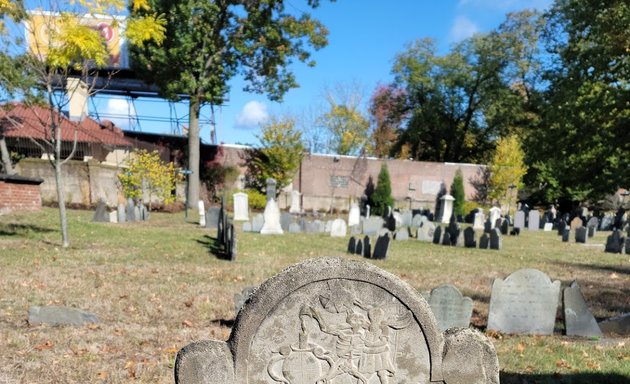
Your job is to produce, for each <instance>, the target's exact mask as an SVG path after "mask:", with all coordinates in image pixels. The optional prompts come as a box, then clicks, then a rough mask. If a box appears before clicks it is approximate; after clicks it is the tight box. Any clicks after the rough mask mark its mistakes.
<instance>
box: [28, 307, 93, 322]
mask: <svg viewBox="0 0 630 384" xmlns="http://www.w3.org/2000/svg"><path fill="white" fill-rule="evenodd" d="M98 322H99V321H98V317H96V315H95V314H93V313H90V312H85V311H82V310H80V309H76V308H69V307H60V306H56V305H49V306H43V307H39V306H32V307H29V309H28V323H29V324H30V325H40V324H49V325H85V324H89V323H98Z"/></svg>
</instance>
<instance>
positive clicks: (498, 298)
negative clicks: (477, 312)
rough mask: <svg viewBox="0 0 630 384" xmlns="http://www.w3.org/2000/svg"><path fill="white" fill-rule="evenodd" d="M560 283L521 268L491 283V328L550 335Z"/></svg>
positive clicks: (489, 315)
mask: <svg viewBox="0 0 630 384" xmlns="http://www.w3.org/2000/svg"><path fill="white" fill-rule="evenodd" d="M559 295H560V281H559V280H556V281H554V282H552V281H551V279H550V278H549V277H548V276H547V275H546V274H544V273H543V272H541V271H539V270H536V269H520V270H518V271H516V272H514V273H512V274H511V275H509V276H508V277H506V278H505V280H503V279H496V280H494V283H493V284H492V293H491V295H490V310H489V313H488V329H489V330H494V331H499V332H504V333H517V334H535V335H551V334H553V327H554V324H555V320H556V311H557V309H558V297H559Z"/></svg>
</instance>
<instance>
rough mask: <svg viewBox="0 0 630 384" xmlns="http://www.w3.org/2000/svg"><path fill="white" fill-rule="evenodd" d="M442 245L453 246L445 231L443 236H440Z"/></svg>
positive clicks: (449, 236) (449, 235)
mask: <svg viewBox="0 0 630 384" xmlns="http://www.w3.org/2000/svg"><path fill="white" fill-rule="evenodd" d="M441 244H442V245H453V244H452V243H451V234H450V233H448V232H447V231H444V234H443V235H442V242H441Z"/></svg>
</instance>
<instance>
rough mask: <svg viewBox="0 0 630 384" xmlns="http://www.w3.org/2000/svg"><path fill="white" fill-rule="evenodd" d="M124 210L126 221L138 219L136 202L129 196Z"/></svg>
mask: <svg viewBox="0 0 630 384" xmlns="http://www.w3.org/2000/svg"><path fill="white" fill-rule="evenodd" d="M125 212H126V215H127V221H129V222H133V221H136V220H139V218H138V217H137V216H136V204H135V203H134V202H133V199H132V198H131V197H130V198H128V199H127V207H126V208H125Z"/></svg>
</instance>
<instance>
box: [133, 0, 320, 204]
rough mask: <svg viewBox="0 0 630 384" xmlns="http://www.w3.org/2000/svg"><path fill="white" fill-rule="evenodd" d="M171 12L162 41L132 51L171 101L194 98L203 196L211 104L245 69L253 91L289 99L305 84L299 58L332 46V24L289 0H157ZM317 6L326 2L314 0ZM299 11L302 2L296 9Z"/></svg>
mask: <svg viewBox="0 0 630 384" xmlns="http://www.w3.org/2000/svg"><path fill="white" fill-rule="evenodd" d="M149 3H150V5H151V8H153V9H155V10H156V11H158V12H160V13H163V14H165V15H166V20H167V22H168V25H167V32H166V39H165V41H164V44H163V45H162V46H158V45H147V46H144V47H143V48H142V49H136V50H132V59H133V62H134V66H135V70H136V71H137V72H138V73H139V74H140V75H141V76H143V77H144V78H145V79H146V80H148V81H149V82H151V83H155V84H157V85H158V86H159V88H160V90H161V92H162V94H163V95H164V96H165V97H167V98H169V99H179V98H182V97H185V98H188V100H189V134H188V167H189V169H190V170H191V171H192V174H191V176H190V188H189V196H188V201H189V202H190V204H196V201H197V200H198V196H199V113H200V110H201V107H202V106H203V105H204V104H211V105H221V104H223V103H224V102H225V101H226V99H227V94H228V91H229V87H228V82H229V80H230V79H232V78H233V77H234V76H236V75H237V74H240V75H242V76H243V78H244V79H245V80H246V82H247V86H246V88H245V90H247V91H252V92H257V93H266V94H267V95H268V96H269V98H270V99H271V100H275V101H278V100H281V99H282V97H283V95H284V94H285V93H286V91H288V90H289V89H291V88H294V87H296V86H297V82H296V79H295V76H294V75H293V73H292V72H291V71H290V69H289V65H290V64H291V63H292V62H293V61H294V60H299V61H302V62H306V63H308V64H309V65H314V62H313V61H312V60H311V50H312V49H319V48H322V47H324V46H325V45H326V44H327V38H326V37H327V34H328V32H327V30H326V29H325V28H324V26H323V25H322V24H321V23H320V22H319V21H317V20H315V19H313V18H311V17H310V16H309V15H308V14H301V15H294V14H291V13H290V12H288V11H287V10H286V9H285V5H286V2H285V1H283V0H251V1H239V0H217V1H202V0H183V1H171V0H149ZM307 4H308V6H310V7H317V6H318V5H319V0H308V1H307ZM292 9H295V8H292Z"/></svg>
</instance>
